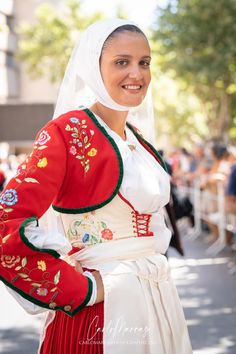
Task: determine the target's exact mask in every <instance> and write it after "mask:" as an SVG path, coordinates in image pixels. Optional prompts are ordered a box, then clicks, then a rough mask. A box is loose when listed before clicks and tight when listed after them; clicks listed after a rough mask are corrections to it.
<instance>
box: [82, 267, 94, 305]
mask: <svg viewBox="0 0 236 354" xmlns="http://www.w3.org/2000/svg"><path fill="white" fill-rule="evenodd" d="M83 275H85V276H86V277H87V278H89V279H90V280H91V281H92V283H93V291H92V295H91V298H90V300H89V302H88V303H87V305H86V306H93V305H94V304H95V302H96V300H97V283H96V279H95V278H94V276H93V274H92V273H91V272H89V271H88V270H86V271H85V272H83Z"/></svg>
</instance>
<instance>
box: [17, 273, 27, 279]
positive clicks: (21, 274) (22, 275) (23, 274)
mask: <svg viewBox="0 0 236 354" xmlns="http://www.w3.org/2000/svg"><path fill="white" fill-rule="evenodd" d="M18 274H19V276H20V277H21V278H29V277H28V275H27V274H25V273H18Z"/></svg>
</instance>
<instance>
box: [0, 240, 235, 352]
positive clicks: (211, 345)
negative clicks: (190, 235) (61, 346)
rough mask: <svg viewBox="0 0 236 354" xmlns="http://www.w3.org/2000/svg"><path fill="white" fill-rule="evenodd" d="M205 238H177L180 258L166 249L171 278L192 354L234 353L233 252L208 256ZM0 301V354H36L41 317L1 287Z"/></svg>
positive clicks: (228, 251) (171, 250)
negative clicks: (182, 251) (182, 250)
mask: <svg viewBox="0 0 236 354" xmlns="http://www.w3.org/2000/svg"><path fill="white" fill-rule="evenodd" d="M205 239H206V237H205V236H203V235H202V236H201V237H199V239H197V240H189V239H187V238H186V239H184V238H183V241H184V248H185V251H186V255H185V257H184V258H181V257H179V256H178V255H177V253H176V252H175V250H173V249H170V251H169V261H170V264H171V267H172V276H173V278H174V281H175V284H176V285H177V288H178V292H179V295H180V298H181V302H182V304H183V306H184V312H185V316H186V319H187V324H188V328H189V333H190V338H191V342H192V345H193V349H194V354H236V274H234V275H231V274H229V268H228V266H229V260H230V259H233V257H235V259H236V254H235V255H234V254H233V253H232V251H231V250H229V249H226V250H224V251H222V252H221V253H220V254H218V255H216V256H209V255H208V254H207V253H206V249H207V247H208V246H209V245H208V244H207V243H206V242H205ZM0 299H1V300H0V353H1V354H36V353H37V346H38V340H39V333H40V330H41V328H42V315H38V316H31V315H28V314H26V313H25V312H24V310H23V309H21V307H20V306H19V305H18V304H17V302H16V301H15V300H14V299H13V298H12V297H11V296H9V295H8V293H7V291H6V290H5V288H4V286H3V285H2V284H0ZM58 354H60V353H58ZM176 354H177V353H176ZM178 354H182V353H178Z"/></svg>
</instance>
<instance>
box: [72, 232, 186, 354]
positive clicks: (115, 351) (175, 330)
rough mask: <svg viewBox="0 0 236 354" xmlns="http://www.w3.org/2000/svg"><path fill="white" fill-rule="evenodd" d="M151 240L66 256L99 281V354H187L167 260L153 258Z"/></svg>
mask: <svg viewBox="0 0 236 354" xmlns="http://www.w3.org/2000/svg"><path fill="white" fill-rule="evenodd" d="M156 241H157V238H154V237H137V238H130V239H126V240H124V239H120V240H114V241H110V242H106V243H100V244H96V245H94V246H93V247H87V248H84V249H83V250H81V251H80V252H78V253H76V254H74V255H73V256H72V258H73V259H76V260H78V261H79V262H80V263H81V265H82V266H83V267H87V268H93V269H97V270H98V271H99V272H100V274H101V276H102V280H103V284H104V291H105V300H104V329H103V343H104V354H111V353H112V354H120V353H122V354H130V353H135V354H144V353H145V354H156V353H158V354H191V353H192V349H191V344H190V341H189V336H188V331H187V328H186V323H185V319H184V314H183V310H182V307H181V304H180V302H179V298H178V294H177V291H176V288H175V286H174V284H173V282H172V280H171V278H170V270H169V265H168V261H167V259H166V257H165V256H163V255H161V254H159V253H156V251H158V244H157V242H156ZM155 249H156V251H155Z"/></svg>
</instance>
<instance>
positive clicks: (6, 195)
mask: <svg viewBox="0 0 236 354" xmlns="http://www.w3.org/2000/svg"><path fill="white" fill-rule="evenodd" d="M66 168H67V148H66V145H65V143H64V140H63V137H62V135H61V132H60V130H59V128H58V127H57V126H56V125H55V124H54V123H53V122H50V123H49V124H48V125H47V126H45V127H44V128H43V129H42V130H41V131H40V132H39V134H38V136H37V138H36V141H35V144H34V148H33V152H32V153H31V155H30V156H29V157H28V158H27V159H26V161H25V162H24V163H23V164H21V166H20V167H19V169H18V172H17V175H16V177H14V178H12V180H11V181H10V182H9V183H8V185H7V186H6V187H5V189H4V191H3V192H2V194H1V195H0V279H1V280H2V281H3V282H4V283H5V284H6V285H7V286H9V287H10V288H12V289H14V290H15V291H16V292H18V293H19V294H20V295H21V296H23V297H24V298H26V299H27V300H29V301H31V302H33V303H34V304H36V305H39V306H42V307H45V308H48V309H61V310H62V311H64V312H66V313H67V314H69V315H71V316H72V315H74V314H75V313H77V312H78V311H79V310H80V309H81V308H83V307H84V306H86V304H87V303H88V301H89V300H90V297H91V293H92V282H91V280H90V279H88V278H87V277H85V276H84V275H82V274H80V273H78V272H76V270H75V269H74V268H73V267H71V266H70V265H68V264H67V263H66V262H64V261H62V260H61V259H59V254H58V253H57V252H56V251H54V250H52V249H39V248H37V247H35V246H34V245H33V244H31V243H30V242H29V241H28V239H27V237H26V236H25V229H26V227H27V225H28V224H29V223H30V222H32V221H33V220H36V221H37V222H38V219H39V218H40V217H41V216H42V215H43V214H44V213H45V211H46V210H47V209H48V208H49V206H50V205H51V204H52V202H53V199H54V198H55V196H56V195H57V193H58V192H59V190H60V187H61V186H62V184H63V180H64V175H65V172H66Z"/></svg>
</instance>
